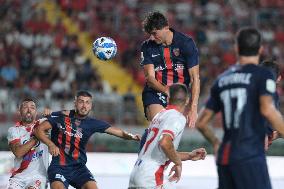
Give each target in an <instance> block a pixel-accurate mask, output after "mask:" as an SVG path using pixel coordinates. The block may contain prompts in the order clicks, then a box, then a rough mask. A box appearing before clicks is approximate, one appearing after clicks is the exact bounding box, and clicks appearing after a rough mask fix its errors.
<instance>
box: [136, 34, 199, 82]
mask: <svg viewBox="0 0 284 189" xmlns="http://www.w3.org/2000/svg"><path fill="white" fill-rule="evenodd" d="M170 30H171V31H172V32H173V40H172V43H171V45H169V46H164V45H162V44H157V43H156V42H155V41H152V40H150V39H149V40H146V41H144V42H143V43H142V47H141V59H142V60H141V63H140V64H141V66H144V65H147V64H153V65H154V69H155V77H156V79H157V80H158V81H159V82H160V83H162V84H164V85H168V86H170V85H171V84H173V83H184V84H185V85H186V86H188V85H189V83H190V76H189V73H188V69H190V68H192V67H194V66H196V65H198V64H199V62H198V61H199V60H198V50H197V47H196V45H195V43H194V41H193V39H192V38H191V37H189V36H187V35H185V34H183V33H180V32H178V31H175V30H173V29H170Z"/></svg>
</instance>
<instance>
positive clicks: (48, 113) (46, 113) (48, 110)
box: [42, 108, 52, 116]
mask: <svg viewBox="0 0 284 189" xmlns="http://www.w3.org/2000/svg"><path fill="white" fill-rule="evenodd" d="M51 113H52V111H51V109H49V108H44V110H43V112H42V116H49V115H50V114H51Z"/></svg>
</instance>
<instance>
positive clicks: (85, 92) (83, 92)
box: [75, 91, 92, 98]
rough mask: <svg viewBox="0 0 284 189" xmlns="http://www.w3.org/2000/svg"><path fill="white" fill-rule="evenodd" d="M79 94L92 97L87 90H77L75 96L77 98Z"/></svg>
mask: <svg viewBox="0 0 284 189" xmlns="http://www.w3.org/2000/svg"><path fill="white" fill-rule="evenodd" d="M79 96H84V97H90V98H92V95H91V93H89V92H88V91H78V92H77V94H76V96H75V97H76V98H78V97H79Z"/></svg>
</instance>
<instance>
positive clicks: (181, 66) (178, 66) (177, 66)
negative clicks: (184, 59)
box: [174, 63, 184, 71]
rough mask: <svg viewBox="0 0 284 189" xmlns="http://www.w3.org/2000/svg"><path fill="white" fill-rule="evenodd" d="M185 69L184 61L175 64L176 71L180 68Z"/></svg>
mask: <svg viewBox="0 0 284 189" xmlns="http://www.w3.org/2000/svg"><path fill="white" fill-rule="evenodd" d="M183 69H184V65H183V64H182V63H180V64H179V63H177V64H174V70H175V71H178V70H183Z"/></svg>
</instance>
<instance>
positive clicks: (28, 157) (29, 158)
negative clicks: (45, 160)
mask: <svg viewBox="0 0 284 189" xmlns="http://www.w3.org/2000/svg"><path fill="white" fill-rule="evenodd" d="M42 154H43V150H40V151H38V152H35V153H33V154H32V155H26V156H24V157H23V160H25V161H35V160H38V159H39V158H41V157H42Z"/></svg>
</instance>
